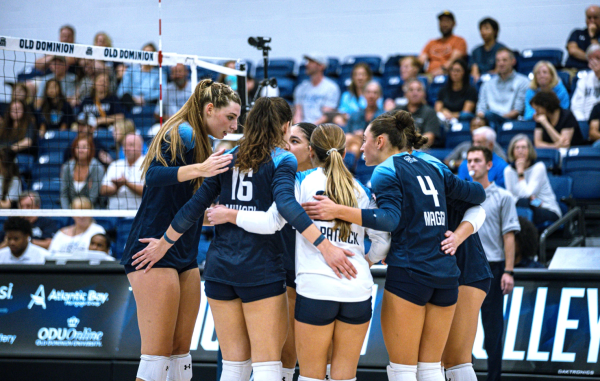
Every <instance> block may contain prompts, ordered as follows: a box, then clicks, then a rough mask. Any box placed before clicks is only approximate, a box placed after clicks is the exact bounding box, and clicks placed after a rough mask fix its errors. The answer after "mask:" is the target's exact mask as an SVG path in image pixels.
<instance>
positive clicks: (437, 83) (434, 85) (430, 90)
mask: <svg viewBox="0 0 600 381" xmlns="http://www.w3.org/2000/svg"><path fill="white" fill-rule="evenodd" d="M447 80H448V77H447V76H445V75H437V76H435V77H433V79H432V80H431V83H430V84H429V87H427V103H429V104H430V105H431V106H433V105H434V103H435V101H437V97H438V93H439V92H440V89H441V88H442V87H444V86H446V81H447Z"/></svg>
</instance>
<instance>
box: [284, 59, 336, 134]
mask: <svg viewBox="0 0 600 381" xmlns="http://www.w3.org/2000/svg"><path fill="white" fill-rule="evenodd" d="M304 58H305V59H306V60H307V62H306V74H307V75H308V76H309V77H310V78H309V79H306V80H304V81H303V82H302V83H301V84H299V85H298V86H297V87H296V89H295V90H294V123H301V122H309V123H314V124H317V125H319V124H321V123H324V122H326V121H327V119H328V118H327V116H326V115H325V114H326V113H330V112H335V110H336V109H337V106H338V102H339V100H340V88H339V87H338V85H337V84H336V83H335V82H334V81H332V80H331V79H329V78H327V77H325V74H324V72H325V69H326V68H327V64H328V60H327V57H325V56H324V55H322V54H318V53H313V54H310V55H305V56H304Z"/></svg>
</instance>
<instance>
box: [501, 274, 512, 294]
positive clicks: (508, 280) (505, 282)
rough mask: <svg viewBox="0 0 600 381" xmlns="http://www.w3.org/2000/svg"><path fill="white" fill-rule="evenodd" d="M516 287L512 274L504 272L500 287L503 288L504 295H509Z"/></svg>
mask: <svg viewBox="0 0 600 381" xmlns="http://www.w3.org/2000/svg"><path fill="white" fill-rule="evenodd" d="M514 287H515V278H513V276H512V275H510V274H506V273H505V274H502V279H500V288H502V295H508V294H510V293H511V292H512V290H513V288H514Z"/></svg>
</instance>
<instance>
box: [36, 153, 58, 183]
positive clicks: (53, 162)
mask: <svg viewBox="0 0 600 381" xmlns="http://www.w3.org/2000/svg"><path fill="white" fill-rule="evenodd" d="M63 155H64V153H63V152H48V153H46V154H43V155H40V157H39V158H38V162H37V163H36V164H34V165H33V167H32V169H31V178H32V179H33V180H39V179H51V178H57V177H60V169H61V167H62V165H63V162H64V159H63V157H64V156H63Z"/></svg>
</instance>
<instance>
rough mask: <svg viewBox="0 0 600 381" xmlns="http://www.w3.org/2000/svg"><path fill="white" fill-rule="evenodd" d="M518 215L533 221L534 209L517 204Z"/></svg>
mask: <svg viewBox="0 0 600 381" xmlns="http://www.w3.org/2000/svg"><path fill="white" fill-rule="evenodd" d="M517 216H519V217H523V218H527V219H528V220H529V221H531V222H533V211H532V210H531V209H529V208H523V207H521V206H517Z"/></svg>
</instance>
